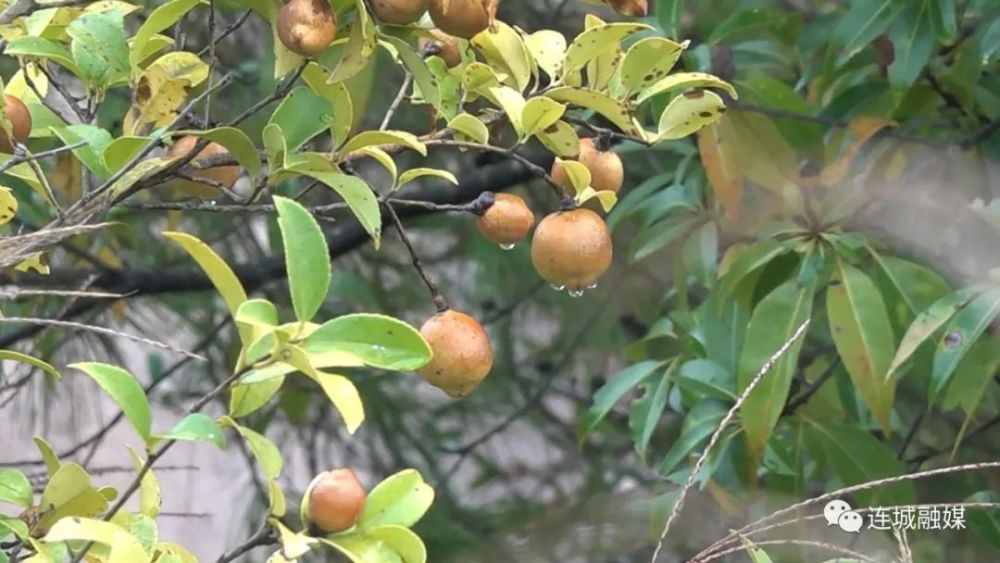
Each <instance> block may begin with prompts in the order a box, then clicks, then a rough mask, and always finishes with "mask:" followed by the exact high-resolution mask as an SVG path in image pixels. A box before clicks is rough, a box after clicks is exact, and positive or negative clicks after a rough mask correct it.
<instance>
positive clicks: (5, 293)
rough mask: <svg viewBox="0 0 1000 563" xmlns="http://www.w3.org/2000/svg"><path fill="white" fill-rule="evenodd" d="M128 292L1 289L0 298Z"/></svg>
mask: <svg viewBox="0 0 1000 563" xmlns="http://www.w3.org/2000/svg"><path fill="white" fill-rule="evenodd" d="M128 295H129V294H127V293H105V292H103V291H74V290H69V289H19V288H15V289H0V299H18V298H21V297H73V298H79V297H83V298H86V299H123V298H125V297H128Z"/></svg>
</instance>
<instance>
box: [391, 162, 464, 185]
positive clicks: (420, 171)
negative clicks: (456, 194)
mask: <svg viewBox="0 0 1000 563" xmlns="http://www.w3.org/2000/svg"><path fill="white" fill-rule="evenodd" d="M425 176H434V177H437V178H441V179H443V180H447V181H449V182H451V183H452V184H454V185H456V186H457V185H458V178H456V177H455V175H454V174H452V173H451V172H448V171H447V170H440V169H437V168H424V167H420V168H410V169H409V170H406V171H405V172H403V173H402V174H400V175H399V183H398V184H397V186H396V189H399V188H401V187H403V185H404V184H406V183H408V182H412V181H414V180H416V179H418V178H423V177H425Z"/></svg>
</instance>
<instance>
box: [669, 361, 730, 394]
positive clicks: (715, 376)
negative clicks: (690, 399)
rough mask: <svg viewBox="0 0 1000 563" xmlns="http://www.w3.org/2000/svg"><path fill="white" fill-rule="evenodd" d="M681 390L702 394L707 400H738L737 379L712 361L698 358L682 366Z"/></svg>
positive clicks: (680, 374) (678, 378)
mask: <svg viewBox="0 0 1000 563" xmlns="http://www.w3.org/2000/svg"><path fill="white" fill-rule="evenodd" d="M677 385H678V387H680V388H681V389H684V390H687V391H691V392H695V393H700V394H702V395H704V396H705V397H706V398H711V399H720V400H723V401H735V400H736V378H735V377H734V376H733V374H732V373H730V372H729V371H728V370H727V369H726V368H724V367H722V366H721V365H719V364H718V363H716V362H713V361H712V360H705V359H701V358H697V359H694V360H688V361H686V362H684V363H683V364H681V367H680V370H679V371H678V372H677Z"/></svg>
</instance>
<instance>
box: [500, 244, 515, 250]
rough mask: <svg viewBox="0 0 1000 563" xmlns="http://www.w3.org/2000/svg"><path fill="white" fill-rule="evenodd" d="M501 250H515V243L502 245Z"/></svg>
mask: <svg viewBox="0 0 1000 563" xmlns="http://www.w3.org/2000/svg"><path fill="white" fill-rule="evenodd" d="M500 248H502V249H504V250H514V243H510V244H501V245H500Z"/></svg>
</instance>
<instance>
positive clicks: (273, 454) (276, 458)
mask: <svg viewBox="0 0 1000 563" xmlns="http://www.w3.org/2000/svg"><path fill="white" fill-rule="evenodd" d="M222 423H223V424H224V425H227V426H231V427H232V428H235V429H236V431H237V432H239V433H240V436H243V439H244V440H246V442H247V445H248V446H250V451H251V452H253V456H254V457H255V458H257V461H258V462H259V463H260V466H261V468H262V469H263V470H264V475H267V477H268V479H277V478H278V476H279V475H281V469H282V466H283V465H284V459H283V458H282V457H281V451H280V450H278V446H276V445H275V444H274V442H272V441H271V440H268V439H267V437H266V436H264V435H263V434H260V433H258V432H255V431H254V430H251V429H250V428H247V427H245V426H241V425H239V424H237V423H236V421H234V420H233V419H231V418H229V417H223V418H222Z"/></svg>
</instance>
